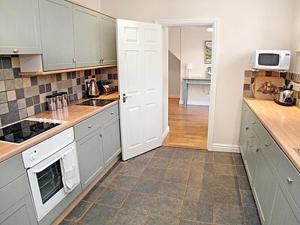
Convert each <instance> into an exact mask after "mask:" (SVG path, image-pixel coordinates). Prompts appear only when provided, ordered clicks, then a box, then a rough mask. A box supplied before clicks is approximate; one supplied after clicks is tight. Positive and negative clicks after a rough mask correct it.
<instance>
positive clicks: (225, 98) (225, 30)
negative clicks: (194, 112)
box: [101, 0, 298, 146]
mask: <svg viewBox="0 0 300 225" xmlns="http://www.w3.org/2000/svg"><path fill="white" fill-rule="evenodd" d="M295 1H298V0H243V1H239V0H227V1H224V0H210V1H204V0H185V1H182V0H164V1H161V0H152V1H148V0H122V1H119V0H102V2H101V9H102V11H103V12H105V13H107V14H110V15H112V16H114V17H117V18H126V19H132V20H139V21H155V20H158V19H175V18H208V17H212V18H218V19H219V24H218V25H219V32H218V39H219V41H218V49H217V64H218V67H217V71H216V73H217V74H216V76H217V86H216V89H217V93H216V108H215V118H214V134H213V137H212V140H213V143H214V144H216V145H217V144H219V145H223V146H225V145H228V146H236V145H238V143H239V129H240V119H241V103H242V96H243V95H242V90H243V82H244V71H245V69H247V68H248V67H249V60H250V55H251V53H252V52H253V51H254V50H255V49H290V47H291V32H292V29H291V28H292V22H293V15H294V14H293V13H292V12H293V10H294V3H295ZM165 113H167V112H165Z"/></svg>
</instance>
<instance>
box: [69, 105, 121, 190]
mask: <svg viewBox="0 0 300 225" xmlns="http://www.w3.org/2000/svg"><path fill="white" fill-rule="evenodd" d="M74 130H75V139H76V138H77V139H76V143H77V154H78V161H79V172H80V179H81V186H82V188H83V189H84V188H85V187H87V186H88V185H89V184H90V183H91V182H92V181H93V180H94V178H95V177H97V175H98V174H99V173H100V172H101V171H102V170H103V168H104V167H105V165H107V164H108V163H110V161H111V160H112V159H114V158H115V157H117V156H118V155H119V154H120V152H121V141H120V120H119V109H118V105H117V104H116V105H113V106H111V107H109V108H107V109H105V110H103V111H101V112H99V113H98V114H96V115H94V116H92V117H90V118H88V119H86V120H84V121H82V122H81V123H79V124H77V125H76V126H75V127H74Z"/></svg>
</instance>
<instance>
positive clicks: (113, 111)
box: [105, 104, 119, 122]
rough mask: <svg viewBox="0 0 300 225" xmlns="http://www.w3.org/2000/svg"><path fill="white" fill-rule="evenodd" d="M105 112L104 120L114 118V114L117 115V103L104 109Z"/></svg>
mask: <svg viewBox="0 0 300 225" xmlns="http://www.w3.org/2000/svg"><path fill="white" fill-rule="evenodd" d="M105 112H106V113H107V118H106V121H105V122H107V121H108V120H111V119H113V118H115V117H116V116H119V104H116V105H113V106H112V107H110V108H108V109H106V110H105Z"/></svg>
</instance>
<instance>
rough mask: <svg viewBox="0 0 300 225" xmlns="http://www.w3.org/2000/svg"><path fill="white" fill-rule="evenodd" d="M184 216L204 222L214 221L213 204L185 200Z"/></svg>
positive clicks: (187, 218) (186, 218) (184, 217)
mask: <svg viewBox="0 0 300 225" xmlns="http://www.w3.org/2000/svg"><path fill="white" fill-rule="evenodd" d="M182 218H183V219H185V220H192V221H198V222H204V223H212V221H213V204H212V203H203V202H201V203H199V202H194V201H185V202H184V203H183V208H182Z"/></svg>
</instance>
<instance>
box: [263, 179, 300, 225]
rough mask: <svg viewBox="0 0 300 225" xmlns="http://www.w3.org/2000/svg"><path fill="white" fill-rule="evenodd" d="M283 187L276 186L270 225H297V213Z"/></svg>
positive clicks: (298, 219) (299, 219)
mask: <svg viewBox="0 0 300 225" xmlns="http://www.w3.org/2000/svg"><path fill="white" fill-rule="evenodd" d="M297 210H298V209H297V207H296V206H295V203H294V202H293V200H292V199H291V198H290V197H289V194H288V193H286V191H285V189H284V186H282V185H278V189H277V192H276V195H275V201H274V208H273V211H272V216H271V219H270V223H269V224H270V225H283V224H284V225H299V224H300V222H299V221H300V218H299V212H297Z"/></svg>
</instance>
